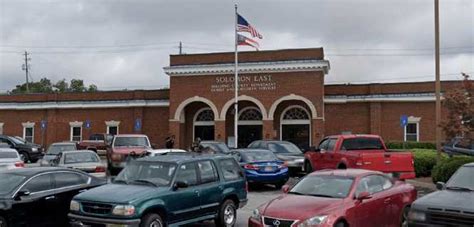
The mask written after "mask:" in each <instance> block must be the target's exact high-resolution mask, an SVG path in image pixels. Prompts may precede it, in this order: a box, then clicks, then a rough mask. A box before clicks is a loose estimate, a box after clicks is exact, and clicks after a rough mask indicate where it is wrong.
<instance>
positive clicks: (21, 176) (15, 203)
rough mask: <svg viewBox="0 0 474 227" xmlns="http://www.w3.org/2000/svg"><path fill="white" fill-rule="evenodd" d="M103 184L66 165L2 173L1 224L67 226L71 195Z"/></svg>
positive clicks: (0, 177)
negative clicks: (64, 167) (67, 167)
mask: <svg viewBox="0 0 474 227" xmlns="http://www.w3.org/2000/svg"><path fill="white" fill-rule="evenodd" d="M104 183H105V181H103V180H99V179H97V178H95V177H93V176H90V175H88V174H86V173H84V172H81V171H78V170H72V169H63V168H53V167H39V168H38V167H37V168H22V169H15V170H8V171H4V172H0V201H1V202H0V223H1V224H0V226H2V227H6V226H68V218H67V213H68V210H69V209H68V208H69V204H70V202H71V199H72V197H73V196H74V195H76V194H78V193H79V192H80V191H85V190H88V189H90V188H93V187H97V186H99V185H102V184H104Z"/></svg>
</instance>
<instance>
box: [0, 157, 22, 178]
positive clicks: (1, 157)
mask: <svg viewBox="0 0 474 227" xmlns="http://www.w3.org/2000/svg"><path fill="white" fill-rule="evenodd" d="M2 158H4V159H7V158H18V153H17V152H11V151H0V159H2ZM2 184H3V183H2Z"/></svg>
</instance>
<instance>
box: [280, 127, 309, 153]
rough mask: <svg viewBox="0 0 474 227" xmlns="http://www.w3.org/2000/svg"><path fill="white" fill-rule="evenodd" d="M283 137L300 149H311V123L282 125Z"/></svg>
mask: <svg viewBox="0 0 474 227" xmlns="http://www.w3.org/2000/svg"><path fill="white" fill-rule="evenodd" d="M281 130H282V132H281V133H282V134H281V139H282V140H285V141H289V142H292V143H294V144H295V145H296V146H298V147H299V148H300V149H305V150H308V149H309V146H310V145H309V125H307V124H304V125H296V124H295V125H282V126H281Z"/></svg>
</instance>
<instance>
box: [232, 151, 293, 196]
mask: <svg viewBox="0 0 474 227" xmlns="http://www.w3.org/2000/svg"><path fill="white" fill-rule="evenodd" d="M232 153H233V155H234V157H236V159H237V161H238V162H239V163H240V166H241V167H242V168H243V169H244V170H245V175H246V176H247V181H248V182H249V183H254V184H273V185H275V187H276V188H281V186H283V185H284V184H285V183H286V182H287V181H288V178H289V175H288V167H287V166H286V165H285V164H284V162H283V161H281V160H279V159H278V157H277V156H276V155H275V154H274V153H273V152H271V151H269V150H262V149H253V148H245V149H236V150H232Z"/></svg>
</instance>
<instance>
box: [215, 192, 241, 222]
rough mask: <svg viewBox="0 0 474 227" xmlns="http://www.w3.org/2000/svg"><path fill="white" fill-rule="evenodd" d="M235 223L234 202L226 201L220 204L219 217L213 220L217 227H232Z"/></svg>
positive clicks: (235, 210)
mask: <svg viewBox="0 0 474 227" xmlns="http://www.w3.org/2000/svg"><path fill="white" fill-rule="evenodd" d="M236 221H237V208H236V206H235V203H234V201H232V200H230V199H228V200H226V201H224V202H223V203H222V204H221V207H220V209H219V216H218V217H217V219H216V220H215V223H216V226H218V227H232V226H234V225H235V222H236Z"/></svg>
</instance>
